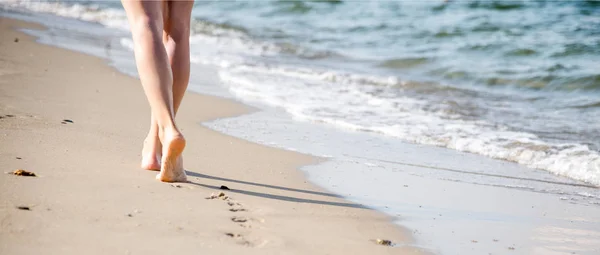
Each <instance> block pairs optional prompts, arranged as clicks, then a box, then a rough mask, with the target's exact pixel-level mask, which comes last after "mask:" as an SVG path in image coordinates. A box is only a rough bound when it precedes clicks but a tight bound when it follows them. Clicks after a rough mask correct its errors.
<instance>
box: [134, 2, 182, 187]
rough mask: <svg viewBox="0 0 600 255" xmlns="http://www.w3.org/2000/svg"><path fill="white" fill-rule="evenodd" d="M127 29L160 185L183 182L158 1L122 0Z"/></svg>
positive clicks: (180, 141)
mask: <svg viewBox="0 0 600 255" xmlns="http://www.w3.org/2000/svg"><path fill="white" fill-rule="evenodd" d="M122 3H123V7H124V8H125V11H126V12H127V17H128V19H129V24H130V27H131V31H132V35H133V41H134V53H135V59H136V64H137V68H138V73H139V76H140V80H141V82H142V86H143V87H144V92H145V93H146V97H147V98H148V102H149V103H150V108H151V112H152V117H153V119H154V120H155V122H156V128H157V131H158V134H159V135H158V136H159V138H160V142H161V143H162V145H163V146H162V156H161V169H160V173H159V174H158V175H157V179H159V180H161V181H168V182H173V181H185V180H186V176H185V171H184V170H183V165H182V164H181V162H180V161H179V160H178V158H179V157H180V156H181V153H182V152H183V149H184V147H185V139H184V138H183V135H182V134H181V132H180V131H179V129H178V128H177V126H176V125H175V110H174V107H173V77H172V73H171V66H170V65H169V62H168V56H167V53H166V51H165V48H164V45H163V43H162V32H163V18H162V6H161V4H162V3H161V2H159V1H141V0H133V1H128V0H123V1H122Z"/></svg>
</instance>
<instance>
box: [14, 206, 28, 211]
mask: <svg viewBox="0 0 600 255" xmlns="http://www.w3.org/2000/svg"><path fill="white" fill-rule="evenodd" d="M17 209H19V210H23V211H31V208H29V206H17Z"/></svg>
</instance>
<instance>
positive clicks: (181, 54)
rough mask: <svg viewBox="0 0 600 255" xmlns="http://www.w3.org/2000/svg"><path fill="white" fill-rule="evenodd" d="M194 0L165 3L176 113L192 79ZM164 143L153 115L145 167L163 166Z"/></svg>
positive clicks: (165, 28) (143, 160) (165, 29)
mask: <svg viewBox="0 0 600 255" xmlns="http://www.w3.org/2000/svg"><path fill="white" fill-rule="evenodd" d="M193 5H194V1H164V2H163V12H162V13H163V24H164V29H163V30H164V33H163V43H164V45H165V49H166V51H167V55H168V56H169V63H170V65H171V71H172V75H173V108H174V110H175V115H177V110H178V109H179V106H180V105H181V101H182V100H183V96H184V94H185V90H186V89H187V86H188V83H189V79H190V44H189V43H190V42H189V37H190V21H191V16H192V7H193ZM160 152H161V144H160V141H159V140H158V124H157V122H156V119H155V118H154V117H151V124H150V131H149V132H148V136H147V138H146V139H145V141H144V149H143V150H142V168H144V169H148V170H159V169H160Z"/></svg>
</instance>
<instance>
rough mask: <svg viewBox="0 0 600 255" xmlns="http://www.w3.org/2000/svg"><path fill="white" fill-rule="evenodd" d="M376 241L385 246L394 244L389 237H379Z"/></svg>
mask: <svg viewBox="0 0 600 255" xmlns="http://www.w3.org/2000/svg"><path fill="white" fill-rule="evenodd" d="M375 243H377V244H379V245H383V246H392V244H393V243H392V241H390V240H387V239H377V240H375Z"/></svg>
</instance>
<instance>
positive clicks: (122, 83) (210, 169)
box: [0, 18, 418, 254]
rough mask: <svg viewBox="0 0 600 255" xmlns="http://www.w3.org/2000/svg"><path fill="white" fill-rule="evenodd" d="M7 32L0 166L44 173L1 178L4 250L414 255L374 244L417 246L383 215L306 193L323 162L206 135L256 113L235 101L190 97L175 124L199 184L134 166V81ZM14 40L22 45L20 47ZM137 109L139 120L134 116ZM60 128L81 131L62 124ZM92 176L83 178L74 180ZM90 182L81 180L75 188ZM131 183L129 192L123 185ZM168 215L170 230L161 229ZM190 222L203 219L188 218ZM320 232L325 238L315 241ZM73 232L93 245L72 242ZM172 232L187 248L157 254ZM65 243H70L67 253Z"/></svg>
mask: <svg viewBox="0 0 600 255" xmlns="http://www.w3.org/2000/svg"><path fill="white" fill-rule="evenodd" d="M0 26H1V29H2V33H3V34H4V35H7V36H6V38H5V39H3V41H2V45H3V47H2V49H1V50H0V52H1V53H2V55H0V58H1V60H2V63H4V64H3V68H2V69H4V70H5V71H4V72H3V73H1V75H2V76H4V77H3V79H4V78H6V79H4V81H3V82H1V83H0V84H1V87H0V89H1V90H0V92H1V93H0V97H1V98H2V100H0V101H2V103H1V104H0V105H1V107H2V108H0V109H2V112H6V113H5V115H4V116H6V115H14V116H15V117H6V118H2V119H0V128H1V130H2V131H3V135H4V136H2V143H3V144H7V145H8V146H7V147H5V148H2V152H3V153H1V154H2V155H3V156H2V157H1V158H0V163H1V164H2V165H5V166H6V167H8V169H12V168H25V169H27V170H30V171H33V172H36V174H38V175H39V177H38V178H34V179H23V177H17V176H12V175H3V176H2V177H1V178H0V182H2V188H1V189H2V194H3V196H2V204H3V206H2V210H1V217H2V225H3V227H2V229H3V230H2V232H3V235H2V236H3V238H2V239H4V240H2V242H1V243H2V245H1V246H0V247H1V249H0V250H2V251H7V252H9V253H14V252H19V253H36V251H41V250H44V251H46V253H53V252H51V251H55V252H56V253H59V251H61V252H60V253H61V254H65V253H69V251H71V252H75V251H77V249H80V248H83V247H89V246H90V245H91V246H94V247H95V248H96V249H93V250H90V253H104V252H106V250H103V249H105V248H107V247H106V246H104V247H103V246H102V245H97V244H96V245H93V243H94V241H95V240H94V238H90V237H94V236H96V237H101V236H106V235H108V234H117V235H118V236H119V237H121V238H124V239H123V240H118V239H119V238H114V237H113V238H109V239H112V241H113V242H114V243H116V244H120V245H114V243H113V245H108V243H107V245H108V246H110V248H112V249H113V251H115V252H116V251H120V252H122V251H123V249H125V250H128V251H130V252H131V253H138V252H142V251H143V250H147V249H149V247H146V246H151V247H153V249H154V250H153V251H159V250H161V249H167V250H164V251H172V250H170V249H169V248H170V247H172V246H173V245H178V246H179V247H178V250H179V251H181V252H184V253H190V252H191V251H194V252H197V251H199V250H198V249H207V251H213V252H218V251H229V252H244V254H253V253H257V254H259V253H260V254H263V253H265V252H266V253H272V252H273V253H277V254H280V253H281V252H282V251H283V252H284V253H290V254H295V253H298V254H306V252H311V251H312V252H314V251H319V252H317V253H321V252H322V253H331V254H337V253H339V254H341V253H345V252H347V251H350V250H351V251H354V252H360V251H362V252H369V253H374V254H389V253H394V254H395V253H398V254H413V253H414V252H415V251H416V250H418V249H416V248H414V247H410V245H408V246H402V247H393V248H391V247H382V246H378V245H376V244H374V243H373V242H372V240H373V239H377V238H385V239H391V240H392V241H394V242H396V243H399V244H410V243H412V239H411V238H410V237H409V236H408V235H407V234H406V231H405V230H401V229H400V228H399V227H398V226H396V225H394V224H393V223H392V222H391V219H390V217H389V216H387V215H384V214H383V213H380V212H377V211H374V210H371V209H366V208H365V207H362V206H360V205H357V204H353V203H350V202H347V201H345V200H343V199H341V198H339V196H337V195H334V194H331V193H328V192H325V191H324V190H323V189H322V188H319V187H317V186H316V185H313V184H309V183H308V182H307V181H306V180H305V178H304V174H303V173H302V172H301V171H299V170H297V168H298V167H300V166H303V165H306V164H313V163H316V162H317V160H316V158H314V157H312V156H307V155H302V154H299V153H296V152H289V151H283V150H280V149H274V148H269V147H265V146H262V145H258V144H254V143H251V142H248V141H245V140H241V139H238V138H233V137H230V136H227V135H224V134H220V133H218V132H216V131H212V130H209V129H208V128H205V127H202V126H201V125H198V122H203V121H207V120H213V119H218V118H223V117H232V116H236V115H241V114H245V113H247V112H249V111H248V109H249V108H248V107H246V106H243V105H242V104H240V103H237V102H233V101H231V100H228V99H221V98H217V97H213V96H206V95H200V94H196V93H190V92H188V93H187V94H186V98H185V99H184V102H183V104H182V108H181V112H180V114H179V116H178V123H179V125H180V126H181V128H182V131H183V132H184V135H186V138H187V139H188V141H190V142H189V144H190V145H191V146H188V148H187V150H186V152H184V154H185V158H186V164H185V165H186V166H187V167H190V169H189V170H188V173H189V176H190V179H193V183H186V184H179V185H168V184H160V183H157V182H156V181H155V180H154V178H153V175H154V174H155V173H153V172H149V171H143V170H139V169H138V167H137V164H138V163H139V150H140V149H141V147H140V146H141V141H142V140H141V139H143V136H144V135H145V132H146V131H145V128H146V127H145V126H146V125H147V119H148V116H147V115H148V112H149V110H148V109H147V107H148V106H147V103H146V102H145V98H144V97H143V93H142V91H141V87H140V86H139V81H138V80H137V79H135V78H131V77H129V76H126V75H125V74H122V73H119V72H118V71H116V70H115V69H114V68H113V67H109V66H108V64H107V63H106V61H105V60H102V59H99V58H96V57H92V56H89V55H85V54H83V53H79V52H74V51H71V50H67V49H62V48H58V47H54V46H48V45H43V44H39V43H37V42H35V41H36V40H37V39H36V38H33V37H31V36H28V35H25V34H23V33H22V32H16V31H14V29H13V27H15V26H16V27H19V28H29V29H39V28H40V26H39V25H33V24H31V23H27V22H23V21H17V20H12V19H6V18H0ZM16 37H18V38H19V40H18V42H14V41H13V39H14V38H16ZM26 52H28V53H29V54H26ZM59 56H60V57H59ZM73 70H78V72H73ZM14 83H18V84H20V85H21V86H18V87H17V86H14ZM42 83H43V84H45V85H46V86H44V85H42ZM87 83H91V84H87ZM11 84H12V85H13V86H11ZM75 84H86V85H85V86H76V85H75ZM48 85H49V86H48ZM49 87H51V88H49ZM32 92H34V93H32ZM123 102H127V104H123ZM73 105H77V106H78V107H77V108H76V109H74V108H73ZM124 106H125V107H124ZM209 106H210V108H208V107H209ZM216 106H218V107H216ZM119 107H124V108H123V109H125V112H128V113H129V114H126V113H124V112H123V111H121V109H119ZM207 108H208V109H210V110H206V109H207ZM198 109H203V110H198ZM132 112H136V113H140V114H136V116H131V113H132ZM61 119H70V120H73V123H67V124H61ZM65 132H68V135H65ZM31 133H33V134H35V135H30V134H31ZM100 136H105V137H100ZM201 143H202V144H201ZM23 144H26V146H23ZM33 145H35V146H33ZM138 147H140V148H138ZM115 154H116V155H115ZM190 155H203V158H199V157H198V156H190ZM16 157H19V158H22V159H15V158H16ZM106 158H109V159H112V160H106ZM232 158H233V159H237V160H231V159H232ZM86 168H89V169H88V170H89V171H85V172H81V171H79V170H78V169H86ZM134 170H135V171H134ZM107 175H109V176H107ZM257 175H258V177H257ZM110 176H113V177H116V178H110ZM83 179H85V183H82V181H80V180H83ZM124 179H126V180H129V181H132V183H129V184H125V183H124V182H123V180H124ZM31 182H34V183H35V184H31ZM194 183H195V184H194ZM135 184H138V185H137V186H136V185H135ZM32 185H35V186H32ZM220 185H226V186H228V187H229V188H231V189H232V190H230V191H226V194H228V196H230V201H227V203H225V202H221V201H213V200H210V199H204V198H205V197H207V196H210V194H211V193H213V192H217V193H218V192H219V190H218V187H219V186H220ZM109 187H115V188H113V189H112V190H111V188H109ZM97 191H101V192H97ZM140 191H142V192H140ZM155 191H156V192H158V193H155ZM181 191H183V192H181ZM178 193H181V194H178ZM142 194H143V195H145V196H141V195H142ZM169 195H172V197H169ZM179 195H181V196H179ZM177 196H179V197H177ZM111 201H119V203H112V202H111ZM186 201H187V202H189V203H184V202H186ZM190 201H192V202H190ZM82 202H85V206H83V205H82ZM157 202H159V203H157ZM177 202H178V203H177ZM215 202H216V203H215ZM290 202H293V203H290ZM173 203H174V205H183V204H185V205H186V206H187V208H185V212H183V211H184V208H181V209H180V210H169V206H167V205H169V204H173ZM17 204H32V208H33V209H32V211H31V212H23V211H21V210H17V209H15V208H14V206H15V205H17ZM229 204H231V205H229ZM132 205H135V206H132ZM132 207H134V208H132ZM230 207H231V208H230ZM172 208H177V207H176V206H173V207H172ZM152 211H154V212H152ZM174 211H178V212H174ZM150 212H152V213H150ZM158 212H161V213H162V215H160V213H158ZM240 212H241V213H240ZM24 213H28V214H29V215H27V214H24ZM150 214H152V215H150ZM156 214H158V215H156ZM197 214H201V216H202V217H198V215H197ZM238 214H241V215H239V216H238ZM160 216H162V217H169V216H170V217H172V220H169V221H168V223H166V224H164V223H165V222H162V223H163V224H160V223H161V217H160ZM186 216H187V217H186ZM132 218H133V219H136V220H135V221H137V223H136V224H137V225H136V224H132V222H131V219H132ZM190 218H195V219H198V218H199V219H198V222H192V221H190ZM153 223H154V224H155V225H157V226H155V225H153ZM157 223H159V224H157ZM175 225H177V226H176V227H173V226H175ZM106 226H109V227H106ZM188 229H190V230H191V231H189V232H187V231H186V230H188ZM357 229H358V230H359V231H356V230H357ZM353 230H354V231H353ZM156 231H158V233H157V232H156ZM317 231H318V233H320V234H321V235H323V237H325V238H321V237H319V236H318V235H317V236H315V235H314V232H317ZM76 232H77V233H89V234H90V235H89V236H87V237H84V236H81V235H73V233H76ZM49 233H54V234H52V235H49ZM132 233H137V234H140V236H135V235H133V234H132ZM153 234H155V235H153ZM165 234H173V235H175V236H178V237H179V238H178V239H174V238H168V241H170V243H169V245H162V243H161V240H159V239H158V238H157V236H163V237H164V235H165ZM167 236H168V235H167ZM197 237H202V245H200V247H197V246H198V245H197V244H194V243H193V242H192V243H191V244H190V243H187V241H193V240H194V238H197ZM65 238H69V239H70V242H69V244H66V243H65V242H64V240H66V239H65ZM61 240H62V242H61ZM125 240H126V241H125ZM152 240H155V241H152ZM110 241H111V240H109V242H110ZM32 243H33V244H36V243H37V244H38V245H31V244H32ZM128 244H131V245H128ZM307 244H310V245H308V247H307ZM311 245H313V247H314V248H311V247H310V246H311ZM36 246H37V247H36ZM217 246H218V247H217ZM250 247H253V248H259V249H249V248H250ZM37 249H41V250H37ZM88 249H89V248H88ZM119 249H121V250H119ZM315 249H316V250H315ZM48 251H50V252H48ZM65 251H66V252H65ZM117 253H118V252H117Z"/></svg>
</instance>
